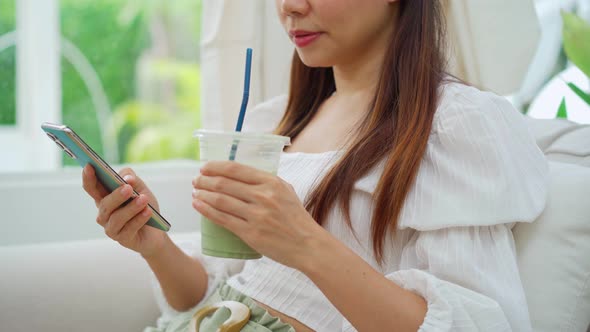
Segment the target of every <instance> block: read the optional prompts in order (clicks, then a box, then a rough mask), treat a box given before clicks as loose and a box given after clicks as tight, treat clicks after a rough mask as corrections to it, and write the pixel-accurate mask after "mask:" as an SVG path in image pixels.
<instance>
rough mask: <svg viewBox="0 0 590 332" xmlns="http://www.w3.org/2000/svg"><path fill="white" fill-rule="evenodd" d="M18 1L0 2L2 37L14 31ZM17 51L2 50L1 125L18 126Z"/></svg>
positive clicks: (0, 51)
mask: <svg viewBox="0 0 590 332" xmlns="http://www.w3.org/2000/svg"><path fill="white" fill-rule="evenodd" d="M15 8H16V0H2V1H0V36H2V35H4V34H6V33H9V32H11V31H14V29H15V27H16V24H15V23H16V20H15ZM15 64H16V49H15V47H14V46H11V47H8V48H6V49H4V50H0V125H14V124H16V66H15Z"/></svg>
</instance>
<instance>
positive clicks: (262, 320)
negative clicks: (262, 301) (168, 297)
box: [144, 283, 295, 332]
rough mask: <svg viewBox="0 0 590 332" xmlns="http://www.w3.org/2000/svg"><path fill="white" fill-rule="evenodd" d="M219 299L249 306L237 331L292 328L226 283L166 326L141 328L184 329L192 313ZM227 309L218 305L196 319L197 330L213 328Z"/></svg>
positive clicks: (151, 331)
mask: <svg viewBox="0 0 590 332" xmlns="http://www.w3.org/2000/svg"><path fill="white" fill-rule="evenodd" d="M222 301H236V302H240V303H243V304H245V305H246V306H247V307H248V308H250V318H249V320H248V322H247V323H246V325H244V326H243V327H242V329H241V330H240V331H241V332H295V329H294V328H293V327H292V326H291V325H289V324H286V323H283V322H282V321H281V320H280V319H279V318H278V317H274V316H272V315H271V314H270V313H268V311H267V310H266V309H264V308H262V307H260V306H259V305H258V304H257V303H256V302H255V301H254V300H252V299H251V298H250V297H248V296H246V295H244V294H242V293H240V292H238V291H237V290H235V289H233V288H232V287H230V286H229V285H227V284H225V283H223V284H221V285H220V286H219V287H218V288H217V289H216V290H215V291H214V292H213V293H212V294H211V295H210V296H209V297H208V298H207V299H206V300H205V301H203V302H202V303H201V304H199V305H198V306H197V307H195V308H194V309H192V310H190V311H186V312H183V313H180V314H178V315H177V316H175V317H174V318H173V319H172V320H171V321H170V322H169V323H168V324H166V326H164V327H161V328H154V327H148V328H146V329H145V330H144V332H188V331H192V330H191V329H190V328H189V327H190V326H189V325H190V323H191V320H192V318H193V315H194V314H195V313H196V312H197V311H199V310H200V309H202V308H204V307H208V306H211V305H215V304H216V303H219V302H222ZM230 314H231V312H230V310H229V309H227V308H225V307H222V308H220V309H217V310H215V311H214V312H213V313H211V314H209V315H208V316H206V317H204V318H203V320H202V321H201V323H200V327H199V332H216V331H217V329H218V328H219V326H220V325H221V324H223V323H224V322H225V321H226V320H227V319H228V318H229V317H230Z"/></svg>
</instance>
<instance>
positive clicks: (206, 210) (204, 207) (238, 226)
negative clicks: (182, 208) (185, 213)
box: [193, 199, 247, 235]
mask: <svg viewBox="0 0 590 332" xmlns="http://www.w3.org/2000/svg"><path fill="white" fill-rule="evenodd" d="M193 207H194V208H195V210H197V211H198V212H199V213H200V214H201V215H203V216H204V217H205V218H207V219H209V220H211V221H212V222H214V223H216V224H217V225H219V226H221V227H224V228H226V229H228V230H229V231H230V232H232V233H234V234H236V235H238V234H243V233H242V232H243V230H244V229H245V227H246V226H247V223H246V221H245V220H243V219H240V218H238V217H234V216H232V215H231V214H227V213H225V212H221V211H219V210H217V209H215V208H213V207H211V206H210V205H209V204H207V203H205V202H203V201H200V200H198V199H195V200H193Z"/></svg>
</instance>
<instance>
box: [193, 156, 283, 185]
mask: <svg viewBox="0 0 590 332" xmlns="http://www.w3.org/2000/svg"><path fill="white" fill-rule="evenodd" d="M201 174H203V175H207V176H224V177H226V178H230V179H234V180H236V181H240V182H244V183H248V184H260V183H264V182H265V181H267V180H268V179H269V178H271V177H272V176H273V175H272V174H271V173H269V172H265V171H262V170H259V169H256V168H254V167H250V166H246V165H244V164H240V163H237V162H235V161H208V162H207V163H205V164H204V165H203V167H201Z"/></svg>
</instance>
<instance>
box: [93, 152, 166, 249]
mask: <svg viewBox="0 0 590 332" xmlns="http://www.w3.org/2000/svg"><path fill="white" fill-rule="evenodd" d="M119 174H120V175H121V177H123V178H124V179H125V181H126V182H127V183H128V184H125V185H123V186H120V187H119V188H117V189H115V190H114V191H113V192H112V193H110V194H109V192H108V190H107V189H106V188H105V187H104V186H103V185H102V184H101V183H100V182H99V181H98V179H97V178H96V173H95V171H94V168H93V167H92V166H91V165H90V164H88V165H86V167H84V169H83V172H82V183H83V187H84V190H85V191H86V192H87V193H88V194H89V195H90V196H91V197H92V198H93V199H94V202H95V204H96V207H97V208H98V216H97V217H96V222H97V223H98V224H99V225H100V226H102V227H103V228H104V230H105V234H106V235H107V236H108V237H110V238H111V239H113V240H115V241H117V242H119V243H120V244H121V245H122V246H124V247H126V248H129V249H131V250H134V251H136V252H138V253H140V254H141V255H142V256H143V257H145V258H148V257H150V256H152V255H154V254H155V253H157V252H158V251H159V250H160V249H161V248H162V246H163V245H164V243H165V240H166V237H167V235H166V233H165V232H163V231H161V230H158V229H156V228H153V227H150V226H146V227H144V225H145V224H146V223H147V221H148V220H149V219H150V216H151V210H150V209H149V207H148V206H147V205H148V203H149V204H150V205H151V206H152V207H153V208H154V209H155V210H159V207H158V202H157V200H156V197H155V196H154V194H152V192H151V191H150V190H149V188H148V187H147V186H146V185H145V183H144V182H143V181H142V180H141V179H140V178H139V177H137V176H136V175H135V173H134V172H133V170H131V169H130V168H125V169H123V170H121V171H120V172H119ZM133 189H135V191H137V192H138V193H139V194H140V195H139V196H138V197H136V198H135V199H133V200H132V201H130V202H129V203H128V204H126V205H125V206H122V204H123V203H125V202H126V201H127V200H128V199H129V198H131V197H132V194H133Z"/></svg>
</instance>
